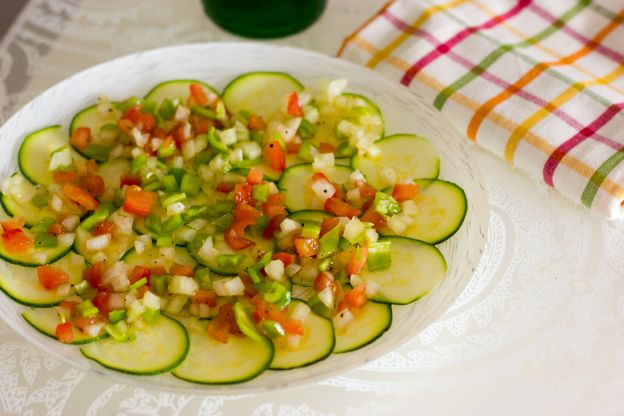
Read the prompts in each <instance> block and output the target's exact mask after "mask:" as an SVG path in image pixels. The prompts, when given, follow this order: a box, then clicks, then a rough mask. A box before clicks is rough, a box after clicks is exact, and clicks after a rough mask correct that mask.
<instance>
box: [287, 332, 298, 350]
mask: <svg viewBox="0 0 624 416" xmlns="http://www.w3.org/2000/svg"><path fill="white" fill-rule="evenodd" d="M286 342H287V344H288V347H289V348H292V349H297V348H299V344H301V335H292V334H289V335H287V336H286Z"/></svg>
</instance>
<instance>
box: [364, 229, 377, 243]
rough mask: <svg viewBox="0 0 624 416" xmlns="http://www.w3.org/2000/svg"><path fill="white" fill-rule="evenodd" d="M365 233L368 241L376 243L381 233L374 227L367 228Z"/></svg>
mask: <svg viewBox="0 0 624 416" xmlns="http://www.w3.org/2000/svg"><path fill="white" fill-rule="evenodd" d="M364 235H365V236H366V241H368V242H369V243H371V244H372V243H376V242H377V240H378V239H379V234H378V233H377V230H375V229H374V228H372V227H371V228H367V229H366V232H365V233H364Z"/></svg>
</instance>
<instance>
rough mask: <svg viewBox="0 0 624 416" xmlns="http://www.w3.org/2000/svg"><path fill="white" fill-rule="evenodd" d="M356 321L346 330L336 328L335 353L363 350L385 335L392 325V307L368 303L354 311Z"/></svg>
mask: <svg viewBox="0 0 624 416" xmlns="http://www.w3.org/2000/svg"><path fill="white" fill-rule="evenodd" d="M352 313H353V315H354V316H355V319H354V320H353V321H352V322H350V323H349V324H348V325H346V326H345V327H344V328H340V329H338V328H336V326H335V325H334V333H335V335H336V346H335V347H334V352H335V353H340V352H347V351H353V350H357V349H358V348H362V347H364V346H366V345H368V344H370V343H371V342H373V341H375V340H376V339H377V338H379V337H380V336H382V335H383V333H384V332H386V331H387V330H388V328H390V325H391V324H392V307H391V306H390V305H388V304H385V303H376V302H366V305H364V307H363V308H361V309H359V310H356V311H353V312H352Z"/></svg>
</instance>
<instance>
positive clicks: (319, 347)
mask: <svg viewBox="0 0 624 416" xmlns="http://www.w3.org/2000/svg"><path fill="white" fill-rule="evenodd" d="M299 302H303V301H301V300H297V299H293V300H292V301H291V302H290V304H289V305H288V308H287V309H288V311H289V312H290V311H291V310H292V308H293V307H294V306H295V305H296V304H297V303H299ZM286 338H287V337H285V336H284V337H279V338H275V339H274V340H273V343H274V345H275V357H274V358H273V362H272V363H271V367H270V368H271V370H289V369H291V368H298V367H304V366H306V365H310V364H314V363H316V362H318V361H321V360H324V359H325V358H327V357H328V356H329V355H330V354H331V353H332V351H333V350H334V345H335V343H336V338H335V336H334V326H333V324H332V322H331V320H329V319H327V318H324V317H322V316H319V315H317V314H315V313H314V312H310V313H309V314H308V316H307V317H306V319H305V321H303V335H301V340H300V342H299V346H298V347H297V348H291V347H289V346H288V342H287V339H286Z"/></svg>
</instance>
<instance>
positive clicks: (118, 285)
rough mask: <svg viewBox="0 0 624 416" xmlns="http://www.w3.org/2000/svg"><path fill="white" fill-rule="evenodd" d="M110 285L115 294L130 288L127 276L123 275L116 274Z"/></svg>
mask: <svg viewBox="0 0 624 416" xmlns="http://www.w3.org/2000/svg"><path fill="white" fill-rule="evenodd" d="M111 284H112V285H113V290H114V291H115V292H123V291H125V290H126V289H128V287H129V286H130V280H128V276H127V275H126V274H125V273H124V274H116V275H115V276H113V277H112V279H111Z"/></svg>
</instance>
